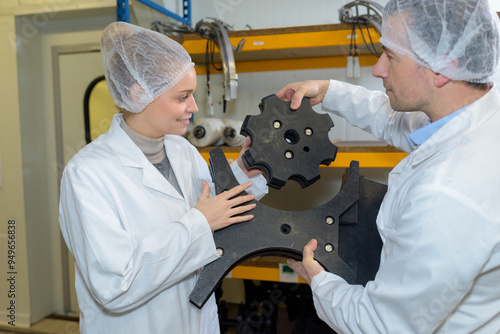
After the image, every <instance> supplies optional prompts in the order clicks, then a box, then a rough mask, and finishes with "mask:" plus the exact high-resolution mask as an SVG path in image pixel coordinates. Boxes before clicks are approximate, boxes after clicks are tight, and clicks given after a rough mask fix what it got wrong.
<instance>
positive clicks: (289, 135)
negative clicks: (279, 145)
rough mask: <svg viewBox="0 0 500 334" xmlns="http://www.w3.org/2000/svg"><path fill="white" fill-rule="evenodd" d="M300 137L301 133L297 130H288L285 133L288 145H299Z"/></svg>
mask: <svg viewBox="0 0 500 334" xmlns="http://www.w3.org/2000/svg"><path fill="white" fill-rule="evenodd" d="M299 139H300V136H299V133H298V132H297V131H295V130H287V131H286V132H285V141H286V142H287V143H288V144H292V145H294V144H297V143H298V142H299Z"/></svg>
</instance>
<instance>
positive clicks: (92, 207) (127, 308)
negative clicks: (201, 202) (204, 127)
mask: <svg viewBox="0 0 500 334" xmlns="http://www.w3.org/2000/svg"><path fill="white" fill-rule="evenodd" d="M122 121H123V120H122V116H121V115H116V116H115V117H114V118H113V121H112V124H111V127H110V130H109V132H108V133H106V134H104V135H102V136H100V137H99V138H97V139H96V140H95V141H93V142H92V143H90V144H89V145H87V146H86V147H84V148H83V149H82V150H80V151H79V152H78V153H77V154H76V155H75V156H74V157H73V158H72V159H71V160H70V162H69V163H68V165H67V167H66V168H65V170H64V174H63V177H62V181H61V200H60V218H59V221H60V227H61V231H62V234H63V237H64V240H65V241H66V244H67V245H68V247H69V250H70V251H71V253H72V254H73V257H74V259H75V263H76V278H75V280H76V282H75V285H76V292H77V296H78V304H79V307H80V310H81V314H80V327H81V332H82V333H90V334H98V333H106V334H108V333H120V334H124V333H131V334H138V333H148V334H153V333H176V334H177V333H219V325H218V316H217V306H216V304H215V299H214V298H213V296H212V298H211V299H210V300H209V301H208V302H207V303H206V305H205V306H204V307H203V308H202V310H201V311H200V310H198V308H196V307H195V306H194V305H192V304H191V303H190V302H189V294H190V293H191V290H192V289H193V287H194V285H195V283H196V280H197V277H198V274H199V270H200V269H201V268H202V267H203V266H204V265H206V264H208V263H210V262H212V261H214V260H216V259H217V258H218V255H217V252H216V248H215V244H214V240H213V235H212V231H211V230H210V226H209V225H208V222H207V220H206V219H205V217H204V215H203V214H202V213H201V212H200V211H198V210H197V209H195V208H194V205H195V204H196V202H197V200H198V198H199V196H200V195H201V180H202V179H205V180H207V181H208V182H209V184H211V177H210V173H209V170H208V166H207V163H206V162H205V161H204V160H203V158H202V157H201V156H200V154H199V153H198V151H197V150H196V148H195V147H194V146H192V145H191V144H190V143H189V142H188V141H187V140H186V139H184V138H182V137H180V136H174V135H167V136H166V137H165V150H166V153H167V156H168V159H169V161H170V163H171V166H172V168H173V170H174V173H175V175H176V177H177V180H178V183H179V186H180V188H181V190H182V195H183V196H181V195H180V194H179V193H178V192H177V191H176V190H175V189H174V187H172V185H171V184H170V183H169V182H168V181H167V180H166V179H165V178H164V177H163V176H162V175H161V174H160V173H159V172H158V171H157V170H156V168H155V167H154V166H153V165H152V164H151V163H150V162H149V161H148V160H147V158H146V157H145V155H144V154H143V153H142V152H141V151H140V149H139V148H138V147H137V146H136V145H135V144H134V143H133V141H132V140H131V139H130V138H129V137H128V135H127V134H126V133H125V132H124V131H123V130H122V129H121V127H120V123H121V122H122ZM231 168H232V170H233V172H234V173H235V176H236V177H237V179H238V181H239V182H240V183H241V182H245V181H248V178H247V177H246V176H245V174H244V173H243V172H242V171H241V169H239V167H238V166H237V164H236V163H233V164H232V166H231ZM252 181H253V182H254V186H252V188H251V189H249V191H248V192H250V193H252V192H253V193H254V194H255V195H256V196H257V198H259V197H262V196H263V194H265V192H266V191H267V187H266V185H265V183H266V181H265V179H264V178H263V177H262V176H261V175H259V176H258V177H254V178H252ZM212 191H213V187H212ZM212 195H213V194H212Z"/></svg>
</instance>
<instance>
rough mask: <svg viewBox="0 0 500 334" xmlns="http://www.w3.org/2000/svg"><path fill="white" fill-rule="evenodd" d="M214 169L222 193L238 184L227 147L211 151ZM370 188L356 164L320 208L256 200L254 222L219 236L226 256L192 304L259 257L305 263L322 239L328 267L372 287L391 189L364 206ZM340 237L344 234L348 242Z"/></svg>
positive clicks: (321, 257) (319, 256) (206, 273)
mask: <svg viewBox="0 0 500 334" xmlns="http://www.w3.org/2000/svg"><path fill="white" fill-rule="evenodd" d="M210 167H211V171H212V178H213V181H214V183H215V188H216V193H217V194H219V193H221V192H223V191H225V190H227V189H231V188H232V187H234V186H236V185H237V184H238V183H237V181H236V179H235V177H234V175H233V173H232V171H231V168H230V167H229V165H228V163H227V160H226V157H225V156H224V153H223V152H222V149H221V148H216V149H213V150H211V151H210ZM364 185H365V182H364V179H360V178H359V167H358V163H357V162H356V161H353V162H352V163H351V167H350V169H349V172H348V174H346V178H345V180H344V183H343V186H342V188H341V190H340V192H339V193H338V194H337V195H336V196H335V197H333V198H332V199H331V200H330V201H328V202H327V203H325V204H323V205H322V206H320V207H317V208H314V209H311V210H306V211H297V212H292V211H283V210H278V209H273V208H270V207H267V206H265V205H264V204H261V203H259V202H255V203H256V207H255V209H254V210H252V214H253V215H254V217H255V218H254V219H252V220H251V221H249V222H246V223H241V224H236V225H231V226H229V227H227V228H225V229H222V230H219V231H216V232H215V233H214V239H215V245H216V247H217V249H218V251H219V255H221V257H220V258H219V259H217V260H215V261H213V262H212V263H210V264H208V265H206V266H205V267H204V268H203V270H202V272H201V275H200V278H199V279H198V282H197V283H196V286H195V287H194V289H193V291H192V292H191V295H190V296H189V299H190V301H191V302H192V303H193V304H195V305H196V306H197V307H200V308H201V307H202V306H203V305H204V304H205V302H206V301H207V299H208V298H209V296H210V295H211V294H212V292H213V291H214V290H215V288H216V287H217V286H218V284H219V283H220V282H221V281H222V279H223V278H224V277H225V276H226V275H227V274H228V273H229V271H230V270H231V269H233V268H234V267H235V266H237V265H238V264H240V263H241V262H243V261H245V260H247V259H249V258H252V257H254V256H258V255H282V256H285V257H292V258H295V259H301V258H302V249H303V246H304V245H305V244H307V243H308V242H309V240H310V239H313V238H315V239H316V240H318V248H317V250H316V252H315V258H316V260H318V262H319V263H321V265H322V266H323V267H324V268H325V269H327V270H328V271H331V272H333V273H335V274H338V275H340V276H341V277H343V278H344V279H345V280H347V281H348V282H350V283H356V284H364V283H366V281H367V280H368V279H370V278H373V277H374V275H375V272H376V270H377V268H378V256H379V255H380V247H381V244H380V239H379V238H378V239H376V238H375V239H374V238H373V234H374V235H375V237H378V234H377V230H376V227H375V217H376V214H377V212H378V206H377V203H375V202H377V201H378V202H380V201H381V198H382V197H383V195H384V193H385V190H384V191H378V190H377V191H375V192H374V194H375V195H376V196H375V197H374V196H372V195H370V196H371V197H370V198H368V197H367V196H365V195H362V196H361V198H362V203H360V190H363V189H364V188H363V187H364ZM382 190H383V189H382ZM363 191H364V190H363ZM240 195H245V192H244V193H242V194H240ZM374 203H375V204H374ZM378 205H379V204H378ZM366 207H374V210H372V211H369V210H368V211H367V210H363V211H362V212H360V211H359V208H366ZM360 219H361V220H360ZM356 220H358V222H357V223H356ZM339 235H344V237H343V240H340V238H339ZM374 240H375V241H374ZM377 240H378V242H377ZM373 254H375V255H373ZM373 256H375V261H373V259H372V257H373ZM344 258H345V259H344ZM365 258H368V259H369V261H366V260H364V259H365ZM363 261H364V262H369V263H368V264H365V267H364V268H362V269H361V270H360V269H358V263H361V262H363ZM364 262H363V263H364ZM358 272H360V273H361V275H358Z"/></svg>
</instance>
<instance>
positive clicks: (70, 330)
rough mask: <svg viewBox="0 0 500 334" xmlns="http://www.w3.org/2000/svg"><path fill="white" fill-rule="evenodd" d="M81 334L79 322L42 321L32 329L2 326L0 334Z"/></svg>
mask: <svg viewBox="0 0 500 334" xmlns="http://www.w3.org/2000/svg"><path fill="white" fill-rule="evenodd" d="M18 333H19V334H49V333H50V334H79V333H80V330H79V324H78V321H72V320H61V319H50V318H46V319H42V320H40V321H39V322H37V323H36V324H34V325H33V326H31V327H30V328H17V327H12V326H0V334H18Z"/></svg>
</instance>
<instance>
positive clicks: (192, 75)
mask: <svg viewBox="0 0 500 334" xmlns="http://www.w3.org/2000/svg"><path fill="white" fill-rule="evenodd" d="M195 89H196V71H195V70H194V68H191V69H190V70H189V72H188V73H187V74H186V75H185V76H184V78H182V80H181V81H179V82H178V83H177V84H176V85H175V86H173V87H172V88H170V89H169V90H167V91H166V92H165V93H163V94H162V95H160V96H159V97H158V98H157V99H156V100H154V101H153V102H151V103H150V104H149V105H148V106H147V107H146V108H145V109H144V110H143V111H142V112H140V113H138V114H133V115H131V116H130V117H128V118H127V120H126V121H127V124H128V126H129V127H130V128H131V129H133V130H134V131H136V132H137V133H139V134H140V135H143V136H145V137H149V138H159V137H162V136H164V135H167V134H173V135H182V134H184V133H185V132H186V129H187V126H188V124H189V119H190V118H191V115H192V114H193V113H195V112H197V111H198V107H197V105H196V102H195V100H194V96H193V93H194V90H195Z"/></svg>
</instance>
